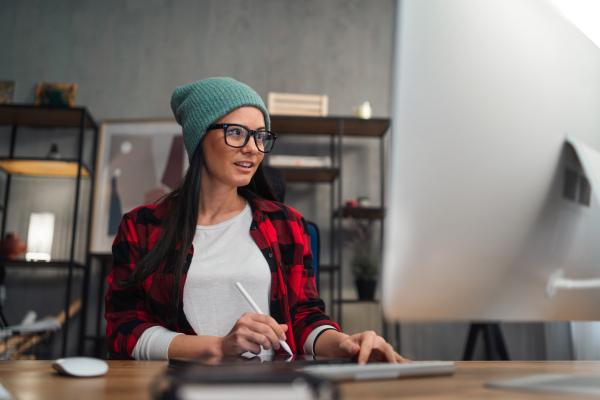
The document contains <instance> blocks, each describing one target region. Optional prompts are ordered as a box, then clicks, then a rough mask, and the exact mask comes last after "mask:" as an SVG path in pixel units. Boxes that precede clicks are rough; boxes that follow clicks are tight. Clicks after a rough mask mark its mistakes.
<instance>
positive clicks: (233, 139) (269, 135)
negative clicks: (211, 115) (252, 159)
mask: <svg viewBox="0 0 600 400" xmlns="http://www.w3.org/2000/svg"><path fill="white" fill-rule="evenodd" d="M214 129H223V133H224V135H225V143H227V145H229V146H231V147H236V148H240V147H244V146H245V145H246V143H248V140H249V139H250V136H254V143H255V144H256V148H257V149H258V151H260V152H261V153H270V152H271V150H273V145H274V144H275V139H277V134H276V133H273V132H269V131H267V130H264V129H258V130H256V131H253V130H251V129H248V128H246V127H245V126H244V125H238V124H212V125H209V126H208V128H207V129H206V130H207V131H211V130H214Z"/></svg>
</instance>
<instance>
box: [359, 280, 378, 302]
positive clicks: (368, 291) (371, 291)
mask: <svg viewBox="0 0 600 400" xmlns="http://www.w3.org/2000/svg"><path fill="white" fill-rule="evenodd" d="M376 287H377V281H365V280H363V279H357V280H356V290H357V291H358V299H359V300H363V301H371V300H374V299H375V288H376Z"/></svg>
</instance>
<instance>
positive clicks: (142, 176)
mask: <svg viewBox="0 0 600 400" xmlns="http://www.w3.org/2000/svg"><path fill="white" fill-rule="evenodd" d="M96 160H97V161H96V181H95V190H94V210H93V216H92V227H91V228H92V235H91V240H90V252H91V253H94V254H107V253H110V252H111V249H112V243H113V241H114V239H115V236H116V233H117V229H118V226H119V224H120V222H121V219H122V217H123V214H125V213H127V212H129V211H131V210H132V209H134V208H136V207H139V206H142V205H146V204H152V203H155V202H157V201H158V200H159V199H160V198H162V197H163V196H165V195H166V194H168V193H169V192H170V191H172V190H173V189H175V188H176V187H177V186H178V185H179V182H180V181H181V178H182V177H183V174H184V172H185V170H186V169H187V165H188V163H189V161H188V158H187V153H186V151H185V148H184V144H183V136H182V133H181V126H179V125H178V124H177V122H176V121H175V120H174V119H147V120H112V121H103V122H102V123H101V125H100V138H99V144H98V153H97V157H96Z"/></svg>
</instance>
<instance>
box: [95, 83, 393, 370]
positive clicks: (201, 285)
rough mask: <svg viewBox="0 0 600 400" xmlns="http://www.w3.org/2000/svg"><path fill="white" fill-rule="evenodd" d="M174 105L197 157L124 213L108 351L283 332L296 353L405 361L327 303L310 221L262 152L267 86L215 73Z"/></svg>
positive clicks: (250, 344) (167, 354)
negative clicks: (174, 181)
mask: <svg viewBox="0 0 600 400" xmlns="http://www.w3.org/2000/svg"><path fill="white" fill-rule="evenodd" d="M171 108H172V109H173V113H174V114H175V118H176V120H177V122H178V123H179V124H180V125H181V126H182V130H183V139H184V143H185V147H186V150H187V152H188V155H189V159H190V166H189V168H188V170H187V172H186V175H185V177H184V179H183V180H182V183H181V185H180V187H179V188H178V189H177V190H175V191H173V192H172V193H171V194H170V195H169V196H167V197H166V199H164V200H163V201H162V202H160V203H159V204H157V205H151V206H144V207H139V208H137V209H135V210H133V211H131V212H129V213H127V214H126V215H125V216H124V217H123V221H122V222H121V225H120V227H119V232H118V234H117V237H116V239H115V241H114V244H113V255H114V263H113V268H112V270H111V273H110V275H109V277H108V282H109V288H108V291H107V293H106V319H107V322H108V325H107V331H106V332H107V337H108V347H109V352H110V353H111V355H112V357H113V358H125V359H127V358H134V359H167V358H172V357H182V356H185V357H195V356H234V355H242V354H245V353H252V354H260V353H270V354H272V353H274V352H278V353H279V352H283V349H282V348H281V345H280V343H279V339H281V340H284V341H285V342H286V343H287V344H288V346H289V347H290V348H291V350H292V351H293V352H294V353H299V354H315V355H319V356H328V357H355V358H356V359H357V361H358V362H360V363H365V362H367V361H368V360H373V361H384V360H387V361H390V362H396V361H402V360H403V358H402V357H401V356H400V355H398V354H397V353H395V352H394V351H393V349H392V347H391V346H390V345H389V344H388V343H386V342H385V340H384V339H383V338H381V337H380V336H377V335H376V334H375V333H374V332H364V333H361V334H357V335H352V336H348V335H346V334H343V333H341V332H340V331H339V327H338V325H337V324H336V323H335V322H334V321H333V320H332V319H331V318H329V317H328V316H327V315H326V314H325V313H324V303H323V301H322V300H321V299H319V298H318V294H317V291H316V288H315V282H314V270H313V268H312V266H311V258H312V255H311V253H310V247H309V245H308V242H307V234H305V232H308V229H307V227H306V223H305V221H304V219H303V218H302V216H301V215H300V214H298V212H296V211H295V210H294V209H292V208H290V207H287V206H285V205H283V204H281V203H277V202H275V201H274V200H275V197H276V196H275V194H274V193H273V190H272V188H271V186H270V184H269V181H268V179H267V178H266V176H265V173H264V170H263V167H262V164H261V162H262V160H263V157H264V153H268V152H270V151H271V150H272V148H273V144H274V142H275V139H276V135H275V134H273V133H271V132H269V129H270V119H269V114H268V112H267V110H266V108H265V106H264V104H263V102H262V100H261V98H260V96H258V94H257V93H256V92H255V91H254V90H252V89H251V88H250V87H248V86H246V85H245V84H243V83H240V82H237V81H236V80H234V79H232V78H210V79H205V80H202V81H199V82H195V83H192V84H190V85H186V86H182V87H180V88H178V89H176V90H175V92H174V93H173V96H172V99H171ZM236 282H240V283H241V284H242V285H243V286H244V287H245V288H246V290H247V291H248V292H249V293H250V295H251V296H252V298H253V299H254V300H255V301H256V302H257V303H258V306H259V307H260V309H262V310H263V311H264V310H269V312H268V315H262V314H257V313H255V312H252V309H251V308H250V306H249V305H248V303H247V302H246V300H245V299H244V297H243V296H242V295H241V294H240V293H239V292H238V290H237V288H236V287H235V283H236Z"/></svg>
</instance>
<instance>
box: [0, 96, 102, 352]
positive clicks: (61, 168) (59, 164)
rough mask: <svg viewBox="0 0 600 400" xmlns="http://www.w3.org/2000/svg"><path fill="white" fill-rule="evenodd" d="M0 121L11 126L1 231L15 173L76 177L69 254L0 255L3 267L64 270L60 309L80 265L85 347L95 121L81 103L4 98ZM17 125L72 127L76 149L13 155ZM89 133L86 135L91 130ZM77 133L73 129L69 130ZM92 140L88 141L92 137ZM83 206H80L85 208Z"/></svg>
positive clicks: (2, 163)
mask: <svg viewBox="0 0 600 400" xmlns="http://www.w3.org/2000/svg"><path fill="white" fill-rule="evenodd" d="M0 125H2V126H11V128H10V133H9V134H10V138H9V143H10V145H9V146H10V148H9V151H8V154H6V155H5V154H2V156H1V157H0V170H2V171H3V172H4V173H6V175H7V177H6V186H5V192H4V193H5V195H4V199H3V203H2V204H1V205H0V210H1V211H0V212H1V213H2V226H1V231H0V234H1V237H2V238H3V237H4V236H5V233H6V228H7V227H6V220H7V218H6V215H7V214H8V212H9V210H10V204H9V199H10V196H9V195H10V190H11V180H12V177H13V176H17V175H21V176H36V177H63V178H64V177H67V178H72V179H74V180H75V197H74V203H73V204H74V207H73V222H72V225H71V229H72V231H71V240H70V249H69V257H68V258H67V259H58V260H51V261H49V262H39V261H25V260H20V259H19V260H7V259H2V260H0V267H1V268H11V267H18V268H58V269H66V270H67V271H68V277H67V282H66V285H67V288H66V293H65V306H64V309H65V310H68V309H69V305H70V303H71V295H72V290H73V288H72V284H73V271H74V270H75V269H82V270H84V278H83V287H82V295H81V298H82V308H81V324H80V326H79V333H80V334H79V336H80V337H79V338H78V352H79V353H81V351H82V349H83V337H82V333H83V332H84V330H85V320H86V315H85V314H86V309H87V296H86V294H87V291H88V286H89V265H90V263H89V254H88V249H89V242H90V234H91V215H92V206H93V199H94V193H93V191H94V181H95V171H94V166H95V165H96V159H95V158H96V152H95V149H96V148H97V143H98V130H99V128H98V125H97V124H96V122H95V121H94V119H93V118H92V116H91V115H90V113H89V111H88V110H87V109H86V108H85V107H51V106H33V105H28V104H8V105H0ZM21 127H32V128H44V129H47V128H52V129H54V128H55V129H61V128H76V131H77V133H76V136H73V138H74V140H75V141H76V143H77V145H76V154H75V156H74V157H70V158H61V159H60V160H49V159H46V158H40V157H39V156H33V157H30V158H28V157H23V156H15V147H16V144H17V137H18V135H19V129H20V128H21ZM90 132H91V135H86V134H87V133H90ZM73 135H75V133H73ZM90 142H91V143H90ZM86 145H88V146H91V150H90V151H89V154H88V158H89V159H88V160H86V159H85V154H84V149H85V146H86ZM84 179H89V180H90V185H89V187H90V189H89V190H90V193H89V203H88V204H87V212H86V218H87V227H86V228H87V229H86V231H85V234H86V238H85V240H83V246H85V248H84V249H82V251H83V254H84V257H85V261H84V263H80V262H77V261H76V259H75V257H76V256H75V250H76V249H75V244H76V239H77V237H76V235H77V232H78V222H80V221H81V220H80V218H78V216H79V213H80V210H79V204H80V196H81V195H82V187H81V186H82V185H81V183H82V180H84ZM85 211H86V210H83V211H82V212H85ZM69 323H70V318H69V313H68V312H66V318H65V322H64V326H63V328H62V330H63V342H62V350H61V352H62V355H63V356H65V355H66V351H67V343H68V334H69Z"/></svg>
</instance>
